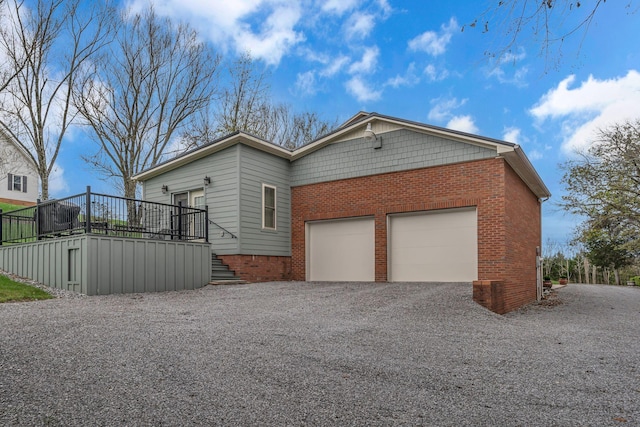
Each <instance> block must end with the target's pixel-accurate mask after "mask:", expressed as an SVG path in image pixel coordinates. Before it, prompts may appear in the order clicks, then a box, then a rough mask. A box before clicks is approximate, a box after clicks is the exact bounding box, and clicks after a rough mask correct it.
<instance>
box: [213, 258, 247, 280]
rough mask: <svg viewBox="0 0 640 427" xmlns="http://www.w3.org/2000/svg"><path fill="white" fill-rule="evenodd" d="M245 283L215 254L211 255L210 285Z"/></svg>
mask: <svg viewBox="0 0 640 427" xmlns="http://www.w3.org/2000/svg"><path fill="white" fill-rule="evenodd" d="M237 282H242V283H246V282H245V281H243V280H241V279H240V278H239V277H238V276H236V272H235V271H233V270H230V269H229V266H228V265H226V264H224V263H223V262H222V260H221V259H220V258H218V257H217V256H216V254H211V282H210V283H211V284H219V283H229V284H230V283H237Z"/></svg>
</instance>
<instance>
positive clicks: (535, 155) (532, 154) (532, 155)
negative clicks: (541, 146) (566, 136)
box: [527, 150, 544, 160]
mask: <svg viewBox="0 0 640 427" xmlns="http://www.w3.org/2000/svg"><path fill="white" fill-rule="evenodd" d="M527 157H529V159H531V160H540V159H542V158H543V157H544V156H543V154H542V153H541V152H540V151H539V150H531V151H529V154H528V155H527Z"/></svg>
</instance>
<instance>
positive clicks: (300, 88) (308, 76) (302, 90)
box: [295, 71, 318, 95]
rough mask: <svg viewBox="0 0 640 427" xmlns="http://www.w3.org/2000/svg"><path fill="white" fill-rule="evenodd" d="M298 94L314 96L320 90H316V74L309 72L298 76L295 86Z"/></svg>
mask: <svg viewBox="0 0 640 427" xmlns="http://www.w3.org/2000/svg"><path fill="white" fill-rule="evenodd" d="M295 88H296V92H297V93H299V94H302V95H313V94H315V93H316V92H317V91H318V90H317V88H316V73H315V72H314V71H307V72H304V73H300V74H298V76H297V77H296V84H295Z"/></svg>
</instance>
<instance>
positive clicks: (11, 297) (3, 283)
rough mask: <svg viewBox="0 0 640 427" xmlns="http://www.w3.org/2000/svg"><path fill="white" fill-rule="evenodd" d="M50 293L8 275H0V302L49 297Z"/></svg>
mask: <svg viewBox="0 0 640 427" xmlns="http://www.w3.org/2000/svg"><path fill="white" fill-rule="evenodd" d="M51 298H53V296H52V295H50V294H48V293H46V292H45V291H43V290H42V289H38V288H35V287H33V286H29V285H25V284H23V283H18V282H14V281H13V280H11V279H9V278H8V277H5V276H1V275H0V303H2V302H18V301H36V300H43V299H51Z"/></svg>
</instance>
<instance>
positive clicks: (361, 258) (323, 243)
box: [307, 218, 375, 282]
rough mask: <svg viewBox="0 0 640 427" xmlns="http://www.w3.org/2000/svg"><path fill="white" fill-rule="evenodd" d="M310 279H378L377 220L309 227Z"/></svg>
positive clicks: (308, 263) (362, 219)
mask: <svg viewBox="0 0 640 427" xmlns="http://www.w3.org/2000/svg"><path fill="white" fill-rule="evenodd" d="M307 226H308V229H307V280H312V281H358V282H369V281H374V280H375V264H374V263H375V240H374V239H375V235H374V230H375V227H374V221H373V218H358V219H347V220H338V221H321V222H312V223H308V224H307Z"/></svg>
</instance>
